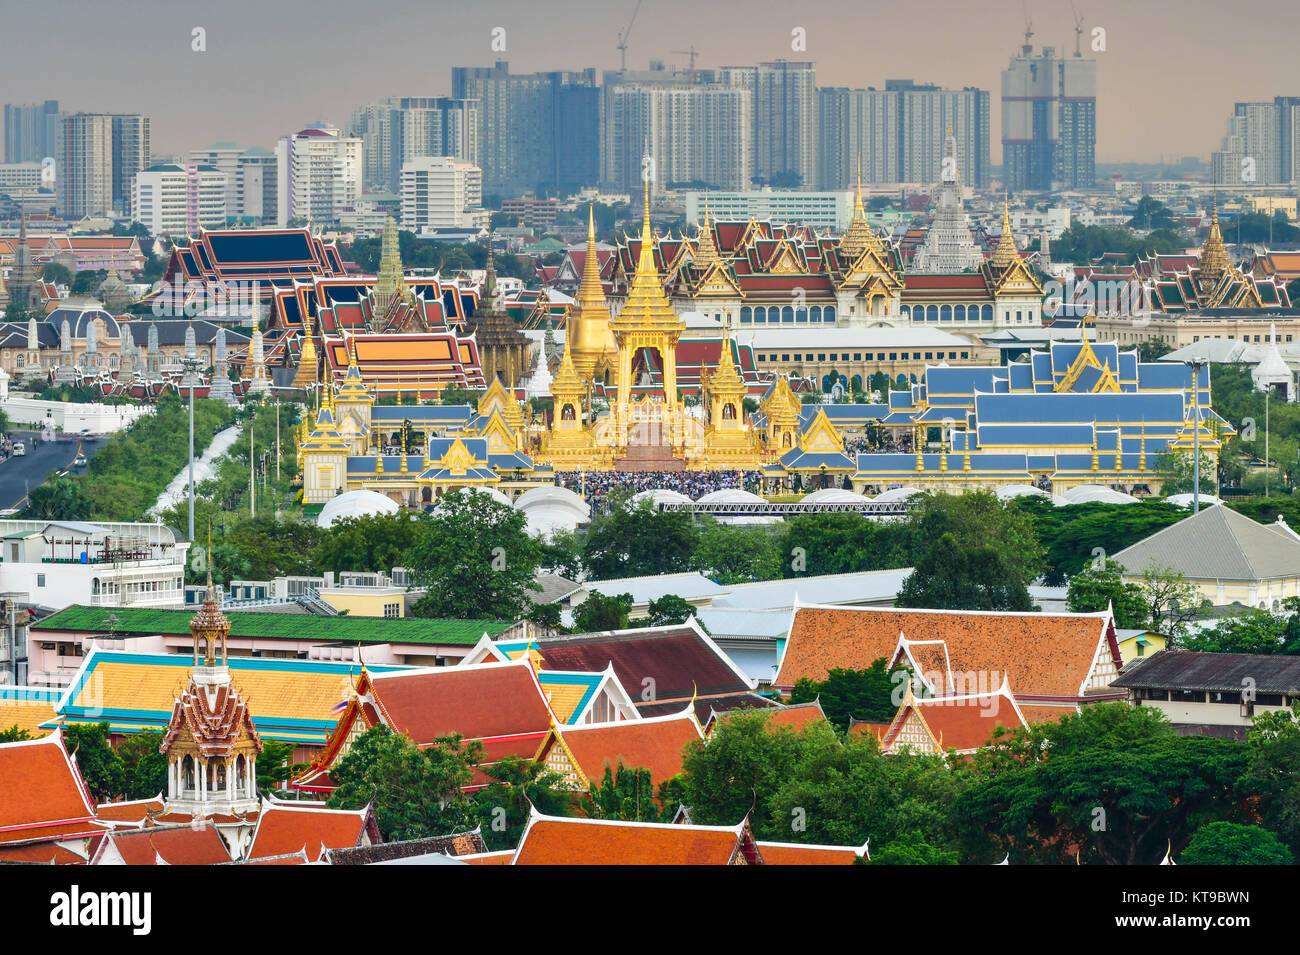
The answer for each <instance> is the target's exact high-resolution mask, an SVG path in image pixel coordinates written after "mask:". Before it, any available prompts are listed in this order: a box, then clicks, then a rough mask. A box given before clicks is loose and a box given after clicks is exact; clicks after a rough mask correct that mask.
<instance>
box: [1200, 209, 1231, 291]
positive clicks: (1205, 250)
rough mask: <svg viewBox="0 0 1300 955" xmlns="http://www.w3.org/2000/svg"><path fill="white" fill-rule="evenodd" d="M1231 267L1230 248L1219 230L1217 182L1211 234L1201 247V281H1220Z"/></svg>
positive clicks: (1211, 217) (1205, 282) (1211, 214)
mask: <svg viewBox="0 0 1300 955" xmlns="http://www.w3.org/2000/svg"><path fill="white" fill-rule="evenodd" d="M1231 267H1232V263H1231V262H1230V261H1229V259H1228V250H1227V248H1226V247H1225V246H1224V244H1223V233H1221V232H1220V231H1219V188H1218V185H1217V184H1216V185H1215V187H1214V206H1213V211H1212V212H1211V213H1210V234H1209V236H1208V237H1206V239H1205V245H1204V246H1202V247H1201V276H1200V278H1201V283H1202V284H1205V285H1211V284H1214V283H1216V282H1218V280H1219V278H1220V277H1221V276H1222V275H1223V273H1225V272H1227V271H1228V269H1230V268H1231Z"/></svg>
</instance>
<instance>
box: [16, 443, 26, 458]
mask: <svg viewBox="0 0 1300 955" xmlns="http://www.w3.org/2000/svg"><path fill="white" fill-rule="evenodd" d="M26 453H27V445H25V444H23V443H22V442H21V441H15V442H14V457H16V458H19V457H22V456H23V455H24V454H26Z"/></svg>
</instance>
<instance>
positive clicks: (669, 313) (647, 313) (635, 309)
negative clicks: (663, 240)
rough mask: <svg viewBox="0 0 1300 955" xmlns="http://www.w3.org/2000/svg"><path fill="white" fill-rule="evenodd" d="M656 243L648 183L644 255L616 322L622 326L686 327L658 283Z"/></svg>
mask: <svg viewBox="0 0 1300 955" xmlns="http://www.w3.org/2000/svg"><path fill="white" fill-rule="evenodd" d="M654 242H655V238H654V233H653V232H651V231H650V188H649V184H647V186H646V191H645V211H644V214H643V216H642V219H641V252H640V255H638V256H637V264H636V273H635V274H634V275H633V276H632V284H631V286H630V287H629V288H628V291H627V298H626V299H625V300H624V302H623V309H622V311H620V312H619V313H618V317H617V318H616V319H614V321H615V323H616V324H617V325H619V326H622V327H628V326H633V325H636V326H651V327H656V326H668V327H670V328H675V329H677V328H681V327H682V326H683V322H682V319H681V317H680V316H679V315H678V314H677V313H676V312H675V311H673V306H672V303H671V302H669V301H668V296H666V295H665V294H664V287H663V283H662V282H661V281H660V280H659V269H658V267H657V266H656V265H655V253H654Z"/></svg>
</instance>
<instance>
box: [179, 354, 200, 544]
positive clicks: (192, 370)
mask: <svg viewBox="0 0 1300 955" xmlns="http://www.w3.org/2000/svg"><path fill="white" fill-rule="evenodd" d="M181 364H182V365H183V366H185V377H186V378H188V379H189V382H190V524H189V532H190V533H189V539H190V541H191V542H192V541H193V540H194V379H195V377H196V375H197V373H198V370H199V359H198V358H197V357H196V356H194V355H186V356H185V357H184V358H182V359H181Z"/></svg>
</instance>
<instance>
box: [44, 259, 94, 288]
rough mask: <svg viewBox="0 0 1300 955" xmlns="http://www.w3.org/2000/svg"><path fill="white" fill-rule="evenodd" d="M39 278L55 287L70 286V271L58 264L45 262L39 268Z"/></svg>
mask: <svg viewBox="0 0 1300 955" xmlns="http://www.w3.org/2000/svg"><path fill="white" fill-rule="evenodd" d="M41 278H42V279H44V280H45V281H46V282H53V283H54V284H55V285H67V286H69V287H71V285H72V270H71V269H69V268H68V267H67V266H66V265H60V264H59V263H58V262H46V263H45V264H44V265H42V266H41ZM105 278H107V276H105Z"/></svg>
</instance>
